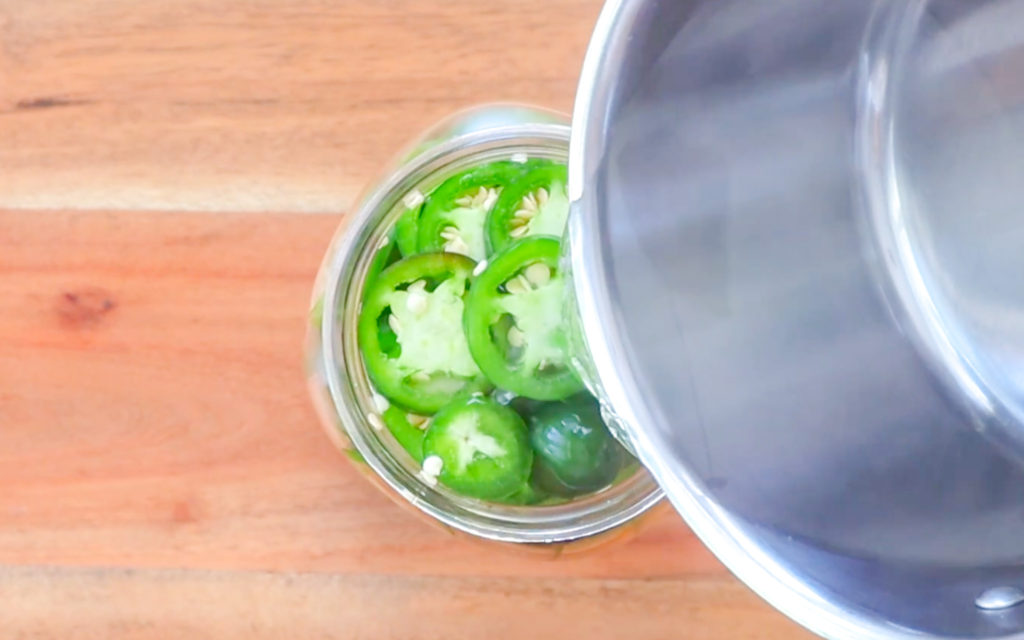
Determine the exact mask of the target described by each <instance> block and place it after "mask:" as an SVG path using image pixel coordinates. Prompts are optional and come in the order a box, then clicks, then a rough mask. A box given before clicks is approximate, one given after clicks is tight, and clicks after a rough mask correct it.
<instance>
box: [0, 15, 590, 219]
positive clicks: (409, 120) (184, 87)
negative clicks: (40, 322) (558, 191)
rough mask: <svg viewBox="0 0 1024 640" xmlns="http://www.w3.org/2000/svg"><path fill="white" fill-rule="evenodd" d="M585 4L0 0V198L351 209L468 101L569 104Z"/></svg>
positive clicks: (586, 31)
mask: <svg viewBox="0 0 1024 640" xmlns="http://www.w3.org/2000/svg"><path fill="white" fill-rule="evenodd" d="M599 8H600V3H599V2H596V1H594V0H557V1H551V0H514V1H511V2H506V1H481V0H442V1H440V2H424V1H422V0H386V1H375V2H366V1H365V0H344V1H336V2H331V1H327V0H217V1H212V0H159V1H147V2H138V1H137V0H0V206H8V207H22V208H26V207H31V208H44V209H52V208H68V207H72V208H95V209H109V208H126V209H153V208H159V209H168V210H198V211H210V210H224V211H295V210H301V211H343V210H344V209H345V207H347V206H348V205H349V203H350V202H351V201H352V199H353V197H354V196H355V195H356V193H357V192H358V191H359V190H360V189H361V188H362V186H363V185H364V184H365V183H366V181H367V180H368V179H369V178H370V176H371V175H372V174H373V173H374V172H375V171H376V170H377V168H378V167H379V166H380V165H381V164H382V163H384V162H385V161H386V160H388V159H390V158H391V156H392V154H394V153H396V152H397V151H398V149H399V147H400V146H401V145H403V144H404V143H405V141H407V140H408V139H410V138H411V137H412V136H414V135H416V134H418V133H419V132H420V131H422V130H423V129H424V128H425V127H426V126H428V125H429V124H431V123H433V122H434V121H435V120H437V119H439V118H441V117H443V116H446V115H448V114H449V113H451V112H452V111H453V110H454V109H457V108H459V107H463V106H467V105H471V104H477V103H480V102H487V101H494V100H516V101H526V102H532V103H538V104H543V105H545V106H549V107H553V108H556V109H561V110H569V109H570V108H571V105H572V99H573V95H574V93H575V90H576V79H577V75H578V72H579V65H580V63H581V61H582V57H583V52H584V49H585V47H586V42H587V40H588V38H589V35H590V31H591V29H592V26H593V22H594V19H595V18H596V16H597V12H598V10H599Z"/></svg>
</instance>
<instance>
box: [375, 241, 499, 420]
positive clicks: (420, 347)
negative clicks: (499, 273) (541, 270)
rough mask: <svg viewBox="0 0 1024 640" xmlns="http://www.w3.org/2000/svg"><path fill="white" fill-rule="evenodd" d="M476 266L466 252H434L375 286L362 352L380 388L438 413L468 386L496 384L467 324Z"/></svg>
mask: <svg viewBox="0 0 1024 640" xmlns="http://www.w3.org/2000/svg"><path fill="white" fill-rule="evenodd" d="M473 267H474V263H473V261H472V260H470V259H469V258H466V257H465V256H461V255H457V254H452V253H427V254H421V255H417V256H413V257H411V258H405V259H403V260H401V261H399V262H396V263H395V264H393V265H391V266H390V267H388V268H386V269H384V270H383V271H382V272H381V273H380V274H379V275H378V276H377V278H376V279H375V280H373V281H372V282H368V283H367V290H366V293H365V295H364V298H363V307H362V309H361V311H360V313H359V322H358V342H359V349H360V351H361V352H362V354H363V361H364V363H365V364H366V372H367V374H368V375H369V377H370V381H371V382H372V383H373V386H374V387H375V388H376V389H377V391H378V392H379V393H381V394H383V395H384V396H386V397H387V398H388V399H389V400H390V401H391V402H393V403H395V404H396V405H398V406H400V407H402V408H403V409H406V410H408V411H412V412H414V413H418V414H431V413H434V412H435V411H437V410H438V409H440V408H441V407H442V406H443V405H444V404H445V403H446V402H448V400H450V399H451V397H452V396H453V395H454V394H456V393H459V392H460V391H473V390H485V389H488V388H490V385H489V384H488V381H487V379H486V378H485V377H484V376H483V374H482V373H481V372H480V369H479V367H477V365H476V363H475V362H474V361H473V358H472V356H471V355H470V353H469V347H468V345H467V342H466V337H465V334H464V333H463V332H462V326H461V322H460V320H461V318H462V315H463V308H464V304H463V300H464V298H465V296H466V294H467V288H468V287H469V280H470V277H471V276H472V272H473Z"/></svg>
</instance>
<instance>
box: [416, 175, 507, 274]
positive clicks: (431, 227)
mask: <svg viewBox="0 0 1024 640" xmlns="http://www.w3.org/2000/svg"><path fill="white" fill-rule="evenodd" d="M522 170H523V168H522V165H518V164H516V163H514V162H508V161H500V162H492V163H490V164H486V165H483V166H482V167H476V168H474V169H469V170H468V171H463V172H462V173H459V174H457V175H455V176H453V177H451V178H449V179H448V180H446V181H445V182H444V183H443V184H441V186H439V187H438V188H437V189H436V190H435V191H434V192H433V193H431V194H430V196H429V197H428V198H427V202H426V204H425V205H424V206H423V213H422V214H421V215H420V218H419V223H418V231H417V233H418V236H419V250H420V251H421V252H428V251H448V252H451V253H461V254H462V255H465V256H469V257H470V258H472V259H474V260H483V259H484V258H485V257H486V254H487V242H486V240H485V238H484V224H485V223H486V220H487V214H488V213H489V212H490V210H491V208H492V207H493V206H494V203H495V202H497V200H498V195H499V194H500V193H501V191H502V189H503V188H504V187H505V186H506V185H507V184H509V183H510V182H511V181H512V180H513V179H515V177H516V176H518V175H519V174H520V173H521V172H522Z"/></svg>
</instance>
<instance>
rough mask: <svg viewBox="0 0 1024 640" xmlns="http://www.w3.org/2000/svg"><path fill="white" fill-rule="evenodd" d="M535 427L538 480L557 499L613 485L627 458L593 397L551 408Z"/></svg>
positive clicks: (538, 415)
mask: <svg viewBox="0 0 1024 640" xmlns="http://www.w3.org/2000/svg"><path fill="white" fill-rule="evenodd" d="M529 422H530V444H531V445H532V446H533V450H534V452H536V457H535V460H534V466H533V477H534V481H535V482H536V484H537V485H538V486H539V487H541V488H542V489H544V490H547V491H550V492H551V493H554V494H556V495H560V496H567V497H571V496H575V495H579V494H582V493H587V492H590V491H596V490H598V489H601V488H603V487H606V486H608V485H610V484H611V483H612V482H613V481H614V480H615V477H616V476H617V475H618V473H619V470H620V469H621V468H622V465H623V464H624V463H625V461H626V459H627V454H626V452H625V450H624V449H623V448H622V447H621V446H620V445H619V443H618V442H616V441H615V439H614V438H612V435H611V434H610V433H609V432H608V427H606V426H605V424H604V421H603V420H602V419H601V410H600V408H599V407H598V404H597V401H596V400H594V399H593V398H591V397H590V396H588V395H587V394H579V395H577V396H574V397H572V398H569V399H568V400H565V401H562V402H549V403H545V404H544V405H542V406H541V407H540V408H539V409H538V410H537V411H535V412H534V413H533V414H532V415H531V416H530V419H529Z"/></svg>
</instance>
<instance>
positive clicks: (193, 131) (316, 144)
mask: <svg viewBox="0 0 1024 640" xmlns="http://www.w3.org/2000/svg"><path fill="white" fill-rule="evenodd" d="M598 9H599V6H598V3H597V2H594V1H592V0H587V1H583V0H557V1H545V0H519V1H516V2H482V1H469V0H459V1H447V0H446V1H443V2H431V3H425V2H415V1H413V0H386V1H381V2H365V1H360V2H354V1H329V0H290V1H287V2H286V1H284V0H218V1H216V2H215V1H212V0H206V1H203V0H152V1H150V2H136V1H134V0H0V636H2V637H5V638H6V637H14V638H40V639H47V640H49V639H57V638H60V639H65V638H90V639H91V638H104V639H107V638H133V639H135V638H138V639H142V640H148V639H156V638H174V639H180V638H211V639H216V640H220V639H225V640H227V639H234V638H238V637H250V638H257V639H261V638H289V639H291V638H449V639H454V640H458V639H460V638H470V637H473V638H476V637H481V636H482V635H487V636H491V637H498V638H506V637H507V638H518V637H530V638H566V637H570V638H571V637H583V636H584V635H586V636H589V637H594V638H621V637H627V636H628V637H635V638H670V637H680V638H698V639H699V638H709V639H710V638H735V639H742V638H764V639H774V638H793V637H805V634H804V633H803V632H801V631H799V630H798V629H797V628H796V627H795V626H794V625H793V624H792V623H790V622H789V621H787V620H785V619H784V618H783V617H782V616H780V615H779V614H777V613H775V612H773V611H771V610H770V609H769V608H768V607H767V605H765V604H763V603H762V602H760V601H759V600H757V599H756V598H755V597H754V596H752V595H751V594H750V593H749V592H748V591H747V590H746V589H745V588H744V587H742V586H741V585H740V584H739V583H737V582H736V581H735V580H734V579H733V578H732V577H731V576H730V575H729V574H728V573H727V572H726V571H725V570H724V569H723V568H722V567H721V565H719V564H718V563H717V561H716V560H715V559H714V558H713V557H711V555H710V554H709V553H708V552H707V551H706V550H705V549H704V548H703V547H702V546H701V545H700V543H699V542H698V541H697V540H696V539H695V538H694V537H693V536H692V534H691V533H690V532H689V531H688V530H687V529H686V528H685V527H684V526H683V525H682V523H681V522H680V521H679V520H678V518H677V517H676V516H675V515H674V514H669V515H667V516H665V517H661V518H660V519H657V520H656V521H654V522H653V523H652V524H651V525H650V526H649V527H648V528H647V529H646V530H645V531H644V532H643V533H642V534H641V535H640V536H639V537H638V538H637V539H635V540H633V541H632V542H630V543H628V544H622V545H618V546H613V547H610V548H607V549H604V550H602V551H600V552H598V553H592V554H585V555H581V556H578V557H572V558H563V559H560V560H558V561H549V560H542V559H538V558H533V557H523V556H520V555H515V554H509V553H506V552H503V551H500V550H495V548H493V547H491V546H487V545H482V544H473V543H469V542H467V541H465V540H462V539H458V538H453V537H452V536H450V535H448V534H446V533H444V532H441V531H438V530H435V529H433V528H431V527H428V526H426V525H425V524H424V523H422V522H421V521H420V520H418V519H417V518H414V517H412V516H411V515H409V514H408V513H407V512H406V511H405V510H403V509H400V508H399V507H398V506H396V505H394V504H393V503H391V502H390V500H389V499H388V498H386V497H385V496H383V495H382V494H380V493H379V492H378V491H377V490H376V489H375V488H374V487H372V486H371V485H370V484H369V483H367V482H366V481H365V479H363V478H362V477H361V476H360V475H359V474H358V473H357V472H356V471H355V470H354V469H353V468H352V467H351V466H350V465H349V463H348V462H347V461H346V460H345V459H344V458H343V456H342V455H340V454H339V453H338V452H337V451H336V450H335V449H334V448H333V447H332V446H331V444H330V443H329V441H328V439H327V437H326V436H325V435H324V434H323V432H322V431H321V428H320V426H319V424H318V422H317V420H316V418H315V416H314V414H313V411H312V409H311V407H310V403H309V400H308V398H307V395H306V391H305V382H304V375H303V371H302V349H301V343H302V339H303V331H304V322H305V311H306V308H307V305H308V296H309V292H310V288H311V285H312V279H313V276H314V274H315V272H316V269H317V266H318V264H319V261H320V258H321V256H322V253H323V251H324V249H325V247H326V245H327V242H328V241H329V239H330V236H331V235H332V233H333V231H334V229H335V228H336V227H337V226H338V225H339V224H341V223H342V222H343V217H342V215H341V212H342V211H344V208H345V207H346V206H347V205H348V203H349V202H350V201H351V200H352V198H353V197H354V195H355V194H356V192H357V191H358V190H359V189H361V187H362V185H363V184H364V183H365V181H366V180H367V179H368V178H369V177H370V176H372V175H373V174H374V173H375V172H376V170H377V167H379V166H380V165H381V164H382V163H383V162H384V161H385V160H387V159H388V158H389V157H390V155H391V154H392V153H393V152H394V151H396V150H397V148H398V147H399V146H400V145H401V143H402V142H403V141H404V140H406V139H408V138H409V137H410V136H412V135H413V134H415V133H416V132H418V131H419V130H420V129H422V128H423V127H424V126H426V125H427V124H429V123H430V122H432V121H433V120H435V119H436V118H438V117H440V116H442V115H445V114H447V113H448V112H450V111H451V110H452V109H454V108H456V107H459V106H464V105H466V104H471V103H477V102H481V101H485V100H493V99H519V100H526V101H531V102H535V103H539V104H542V105H545V106H550V107H555V108H560V109H568V108H569V106H570V105H571V102H572V97H573V93H574V91H575V82H576V75H577V72H578V66H579V62H580V60H581V58H582V54H583V49H584V47H585V44H586V41H587V38H588V37H589V32H590V29H591V27H592V24H593V20H594V18H595V17H596V14H597V11H598Z"/></svg>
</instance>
